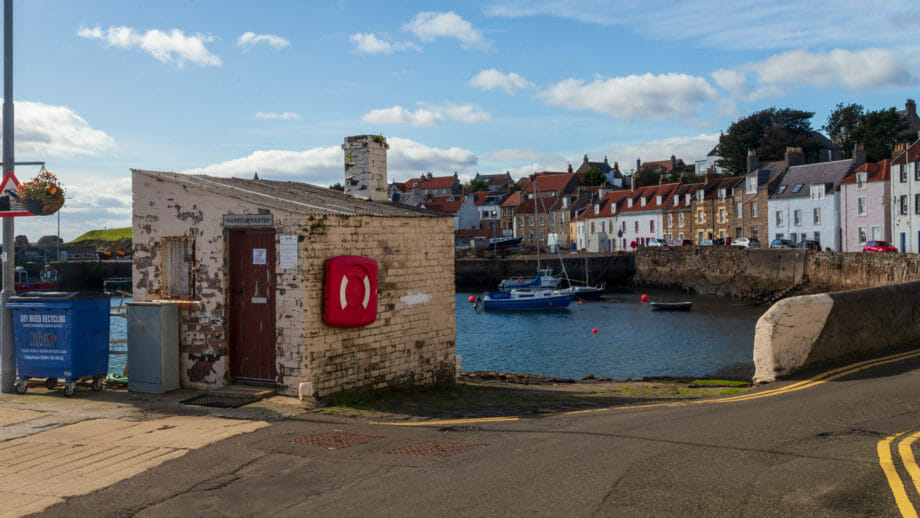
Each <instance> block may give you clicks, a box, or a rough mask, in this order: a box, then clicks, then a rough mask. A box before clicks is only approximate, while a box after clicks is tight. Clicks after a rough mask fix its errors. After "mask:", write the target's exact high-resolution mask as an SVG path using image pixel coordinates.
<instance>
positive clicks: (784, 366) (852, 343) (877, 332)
mask: <svg viewBox="0 0 920 518" xmlns="http://www.w3.org/2000/svg"><path fill="white" fill-rule="evenodd" d="M918 294H920V282H911V283H906V284H897V285H891V286H882V287H878V288H866V289H860V290H850V291H838V292H832V293H821V294H817V295H803V296H798V297H790V298H787V299H783V300H780V301H779V302H777V303H776V304H774V305H773V307H771V308H770V309H769V310H768V311H767V312H766V313H764V315H763V316H762V317H760V320H758V321H757V328H756V331H755V337H754V369H755V373H754V382H755V383H762V382H770V381H774V380H776V378H777V377H781V376H787V375H789V374H792V373H794V372H796V371H799V370H802V369H804V368H807V367H811V366H815V365H820V364H822V363H826V362H829V361H833V360H839V359H843V358H848V357H854V358H856V357H860V356H865V355H867V354H871V353H878V352H883V351H890V350H894V349H898V348H902V347H906V346H908V345H911V344H916V343H917V342H918V341H920V318H918V317H920V296H918Z"/></svg>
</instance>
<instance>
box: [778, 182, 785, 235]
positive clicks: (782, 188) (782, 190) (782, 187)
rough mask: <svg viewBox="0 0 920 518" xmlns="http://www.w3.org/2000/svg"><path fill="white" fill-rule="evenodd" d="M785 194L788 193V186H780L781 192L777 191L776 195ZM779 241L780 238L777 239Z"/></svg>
mask: <svg viewBox="0 0 920 518" xmlns="http://www.w3.org/2000/svg"><path fill="white" fill-rule="evenodd" d="M784 192H786V186H785V185H780V186H779V190H777V191H776V194H782V193H784ZM777 239H780V238H777Z"/></svg>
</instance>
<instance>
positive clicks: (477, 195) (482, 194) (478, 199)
mask: <svg viewBox="0 0 920 518" xmlns="http://www.w3.org/2000/svg"><path fill="white" fill-rule="evenodd" d="M472 194H473V203H475V204H476V206H477V207H478V206H480V205H482V204H483V203H485V202H486V197H487V196H488V195H490V194H492V191H476V192H474V193H472Z"/></svg>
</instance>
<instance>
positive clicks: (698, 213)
mask: <svg viewBox="0 0 920 518" xmlns="http://www.w3.org/2000/svg"><path fill="white" fill-rule="evenodd" d="M696 222H697V223H702V222H703V211H701V210H698V211H696Z"/></svg>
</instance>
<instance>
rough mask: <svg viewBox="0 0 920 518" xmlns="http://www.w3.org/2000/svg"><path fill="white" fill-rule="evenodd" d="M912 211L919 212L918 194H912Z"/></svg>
mask: <svg viewBox="0 0 920 518" xmlns="http://www.w3.org/2000/svg"><path fill="white" fill-rule="evenodd" d="M914 213H915V214H920V194H915V195H914Z"/></svg>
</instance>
